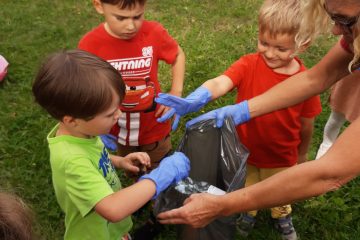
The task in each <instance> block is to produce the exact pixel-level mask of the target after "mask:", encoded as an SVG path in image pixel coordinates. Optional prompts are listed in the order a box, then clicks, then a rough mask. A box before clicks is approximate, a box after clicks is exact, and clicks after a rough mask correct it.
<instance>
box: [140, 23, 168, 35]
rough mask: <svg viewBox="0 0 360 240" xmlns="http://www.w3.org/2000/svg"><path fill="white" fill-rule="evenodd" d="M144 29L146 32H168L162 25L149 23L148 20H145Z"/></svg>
mask: <svg viewBox="0 0 360 240" xmlns="http://www.w3.org/2000/svg"><path fill="white" fill-rule="evenodd" d="M142 28H143V29H142V30H143V31H144V32H161V31H163V30H166V29H165V27H164V26H163V25H162V24H161V23H159V22H157V21H148V20H145V21H144V22H143V25H142Z"/></svg>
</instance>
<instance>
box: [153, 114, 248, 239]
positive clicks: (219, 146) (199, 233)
mask: <svg viewBox="0 0 360 240" xmlns="http://www.w3.org/2000/svg"><path fill="white" fill-rule="evenodd" d="M177 151H180V152H183V153H184V154H185V155H186V156H187V157H188V158H189V159H190V166H191V168H190V175H189V178H187V179H185V180H184V181H181V182H179V183H178V184H177V185H175V186H171V187H169V188H168V189H167V190H166V191H164V192H163V193H161V194H160V195H159V197H158V198H157V199H156V201H155V206H154V214H155V216H156V215H157V214H159V213H161V212H164V211H167V210H170V209H174V208H178V207H181V206H182V205H183V202H184V200H185V199H186V198H187V197H189V196H190V195H191V194H193V193H200V192H208V193H213V194H214V192H213V189H214V186H215V189H216V188H218V189H221V190H223V191H225V192H231V191H234V190H237V189H240V188H242V187H244V184H245V178H246V160H247V157H248V155H249V152H248V150H247V149H246V147H245V146H244V145H242V144H241V143H240V141H239V138H238V135H237V132H236V129H235V126H234V123H233V121H232V119H231V118H226V119H225V121H224V124H223V126H222V127H221V128H217V127H216V120H215V119H210V120H205V121H201V122H198V123H196V124H194V125H192V126H191V127H190V128H188V129H187V130H186V133H185V134H184V136H183V138H182V140H181V142H180V144H179V146H178V148H177ZM215 194H217V193H215ZM236 217H237V216H236V215H233V216H229V217H223V218H218V219H216V220H214V221H213V222H212V223H210V224H209V225H207V226H206V227H204V228H200V229H194V228H192V227H190V226H188V225H182V226H180V227H179V229H178V239H181V240H212V239H234V237H235V231H236V225H235V220H236Z"/></svg>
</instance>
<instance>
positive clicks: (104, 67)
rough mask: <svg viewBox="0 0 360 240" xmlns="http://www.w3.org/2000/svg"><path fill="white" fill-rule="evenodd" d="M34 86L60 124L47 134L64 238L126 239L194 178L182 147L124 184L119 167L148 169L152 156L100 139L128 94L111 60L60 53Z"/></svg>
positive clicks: (40, 100) (39, 99)
mask: <svg viewBox="0 0 360 240" xmlns="http://www.w3.org/2000/svg"><path fill="white" fill-rule="evenodd" d="M32 90H33V94H34V96H35V100H36V102H38V103H39V104H40V105H41V107H43V108H44V109H45V110H46V111H47V112H48V113H49V114H50V115H51V116H52V117H54V118H55V119H57V120H58V121H59V123H58V124H57V125H56V126H55V127H54V128H53V129H52V130H51V132H50V133H49V135H48V138H47V139H48V143H49V148H50V164H51V169H52V180H53V185H54V189H55V194H56V198H57V201H58V203H59V205H60V207H61V209H62V210H63V211H64V213H65V227H66V232H65V236H64V239H67V240H68V239H76V240H78V239H99V240H102V239H109V240H115V239H116V240H119V239H122V238H123V239H127V236H128V232H129V230H130V229H131V227H132V221H131V218H130V217H129V215H130V214H132V213H133V212H134V211H136V210H137V209H139V208H140V207H141V206H142V205H143V204H145V203H146V202H147V201H149V200H150V199H151V198H155V197H156V196H157V195H158V194H159V193H160V192H161V191H162V190H164V189H166V188H167V187H168V186H169V185H170V184H172V183H175V182H177V181H179V180H181V179H182V178H184V177H186V176H187V175H188V172H189V168H190V167H189V160H188V158H187V157H186V156H185V155H184V154H182V153H179V152H176V153H174V154H173V155H171V156H169V157H167V158H165V159H164V160H163V161H162V162H161V164H160V166H159V167H158V168H156V169H154V170H153V171H151V172H150V173H149V174H146V175H144V176H142V177H141V178H140V180H139V181H138V182H137V183H135V184H133V185H131V186H129V187H127V188H124V189H121V183H120V180H119V178H118V176H117V174H116V171H115V168H122V169H124V170H126V171H132V172H139V167H137V165H136V163H138V162H139V163H141V164H142V165H144V166H146V167H149V166H150V158H149V156H148V155H147V154H146V153H144V152H135V153H131V154H129V155H127V156H125V157H119V156H112V155H110V154H109V153H108V151H107V150H106V148H105V147H104V144H103V143H102V141H101V139H100V138H99V137H98V136H99V135H101V134H105V133H107V132H109V130H110V128H111V127H112V126H113V125H114V124H115V123H116V121H117V120H118V118H119V117H120V115H121V111H120V110H119V108H118V106H119V104H120V103H121V101H122V100H123V98H124V93H125V85H124V82H123V81H122V79H121V76H120V74H119V73H118V71H116V70H115V69H114V68H113V67H112V66H111V65H110V64H109V63H107V62H106V61H103V60H101V59H100V58H98V57H96V56H94V55H92V54H90V53H87V52H84V51H81V50H70V51H63V52H59V53H55V54H53V55H51V56H50V57H49V58H48V59H47V60H46V61H45V62H44V64H43V65H42V66H41V68H40V70H39V72H38V74H37V76H36V79H35V82H34V84H33V88H32Z"/></svg>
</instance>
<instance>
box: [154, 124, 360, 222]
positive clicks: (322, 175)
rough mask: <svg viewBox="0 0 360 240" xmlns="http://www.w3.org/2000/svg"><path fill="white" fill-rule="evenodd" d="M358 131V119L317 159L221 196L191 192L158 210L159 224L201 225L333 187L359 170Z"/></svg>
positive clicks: (346, 180) (292, 200)
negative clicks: (181, 200)
mask: <svg viewBox="0 0 360 240" xmlns="http://www.w3.org/2000/svg"><path fill="white" fill-rule="evenodd" d="M359 134H360V119H358V120H356V121H355V122H353V123H352V124H351V125H350V126H349V127H348V128H347V129H346V130H345V131H344V132H343V134H342V135H341V136H340V137H339V138H338V139H337V141H336V142H335V143H334V145H333V146H332V147H331V148H330V149H329V151H328V152H327V153H326V154H325V155H324V156H323V157H321V158H320V159H319V160H317V161H309V162H306V163H304V164H300V165H296V166H294V167H291V168H289V169H287V170H285V171H282V172H280V173H278V174H276V175H274V176H272V177H270V178H268V179H266V180H264V181H262V182H259V183H257V184H255V185H252V186H250V187H247V188H243V189H240V190H237V191H234V192H231V193H229V194H226V195H224V196H213V195H210V194H194V195H192V196H190V198H188V199H187V200H186V201H185V203H184V206H183V207H181V208H178V209H174V210H171V211H168V212H165V213H161V214H159V215H158V218H159V219H160V222H161V223H167V224H190V225H192V226H193V227H203V226H205V225H207V224H209V223H210V222H211V221H212V220H213V219H214V218H216V217H219V216H228V215H231V214H233V213H239V212H247V211H250V210H255V209H263V208H270V207H274V206H279V205H283V204H288V203H292V202H295V201H299V200H302V199H306V198H309V197H313V196H317V195H320V194H323V193H326V192H328V191H333V190H336V189H338V188H339V187H340V186H342V185H344V184H345V183H347V182H348V181H350V180H351V179H353V178H354V177H356V176H357V175H359V173H360V160H359V159H360V151H359V150H358V148H359V147H358V136H359ZM284 183H286V184H284ZM278 186H282V187H281V188H279V187H278Z"/></svg>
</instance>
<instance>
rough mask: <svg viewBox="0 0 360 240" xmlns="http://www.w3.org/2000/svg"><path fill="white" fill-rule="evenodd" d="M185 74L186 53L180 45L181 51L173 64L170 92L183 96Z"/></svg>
mask: <svg viewBox="0 0 360 240" xmlns="http://www.w3.org/2000/svg"><path fill="white" fill-rule="evenodd" d="M184 75H185V53H184V51H183V50H182V49H181V48H180V47H179V52H178V55H177V57H176V60H175V62H174V64H173V65H172V83H171V90H170V93H171V94H172V95H175V96H178V97H181V95H182V92H183V87H184Z"/></svg>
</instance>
